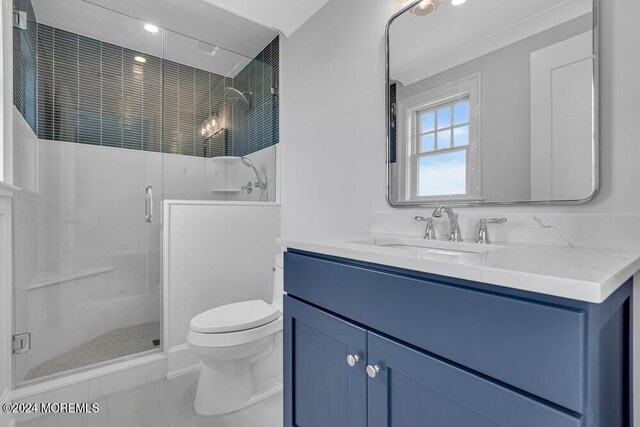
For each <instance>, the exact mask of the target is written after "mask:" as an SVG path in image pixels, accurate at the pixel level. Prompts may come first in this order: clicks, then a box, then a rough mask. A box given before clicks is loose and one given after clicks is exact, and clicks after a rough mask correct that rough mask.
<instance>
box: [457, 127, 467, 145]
mask: <svg viewBox="0 0 640 427" xmlns="http://www.w3.org/2000/svg"><path fill="white" fill-rule="evenodd" d="M465 145H469V126H462V127H459V128H455V129H454V130H453V146H454V147H464V146H465Z"/></svg>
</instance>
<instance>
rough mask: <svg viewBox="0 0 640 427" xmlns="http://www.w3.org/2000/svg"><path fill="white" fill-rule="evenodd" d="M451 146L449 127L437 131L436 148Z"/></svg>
mask: <svg viewBox="0 0 640 427" xmlns="http://www.w3.org/2000/svg"><path fill="white" fill-rule="evenodd" d="M447 148H451V129H447V130H443V131H440V132H438V150H446V149H447Z"/></svg>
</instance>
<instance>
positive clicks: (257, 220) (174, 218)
mask: <svg viewBox="0 0 640 427" xmlns="http://www.w3.org/2000/svg"><path fill="white" fill-rule="evenodd" d="M279 236H280V206H279V205H277V204H273V203H250V202H248V203H243V202H197V201H194V202H180V201H165V224H164V239H165V243H164V260H165V262H164V278H165V288H166V289H168V294H165V295H167V296H168V310H167V311H166V313H165V316H166V317H165V318H166V319H167V321H168V323H167V325H168V328H167V329H168V330H167V331H165V333H166V335H165V340H168V341H167V342H168V346H169V347H170V350H169V351H170V356H169V372H170V374H171V372H172V371H175V370H177V369H185V368H187V367H188V365H189V364H191V363H198V362H197V361H193V359H192V358H189V351H188V350H187V348H186V345H185V343H186V338H187V332H188V330H189V323H190V321H191V319H192V318H193V317H194V316H196V315H197V314H199V313H202V312H204V311H206V310H209V309H212V308H214V307H217V306H220V305H224V304H229V303H233V302H238V301H243V300H250V299H262V300H265V301H267V302H271V300H272V291H273V271H272V267H273V265H274V258H275V254H276V247H275V239H276V238H277V237H279ZM166 306H167V305H166V303H165V307H166ZM185 356H186V358H187V359H188V360H190V362H189V361H187V362H186V366H185V365H184V364H181V363H180V362H176V361H175V359H176V358H181V357H185Z"/></svg>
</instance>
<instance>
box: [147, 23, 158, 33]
mask: <svg viewBox="0 0 640 427" xmlns="http://www.w3.org/2000/svg"><path fill="white" fill-rule="evenodd" d="M144 29H145V30H147V31H149V32H150V33H154V34H155V33H157V32H158V31H160V29H159V28H158V27H156V26H155V25H153V24H144Z"/></svg>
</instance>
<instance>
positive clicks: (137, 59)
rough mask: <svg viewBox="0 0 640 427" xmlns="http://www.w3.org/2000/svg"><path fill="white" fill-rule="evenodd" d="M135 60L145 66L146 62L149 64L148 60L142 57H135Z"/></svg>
mask: <svg viewBox="0 0 640 427" xmlns="http://www.w3.org/2000/svg"><path fill="white" fill-rule="evenodd" d="M133 59H135V60H136V61H138V62H139V63H141V64H144V63H145V62H147V60H146V59H145V58H144V57H142V56H136V57H135V58H133Z"/></svg>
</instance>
